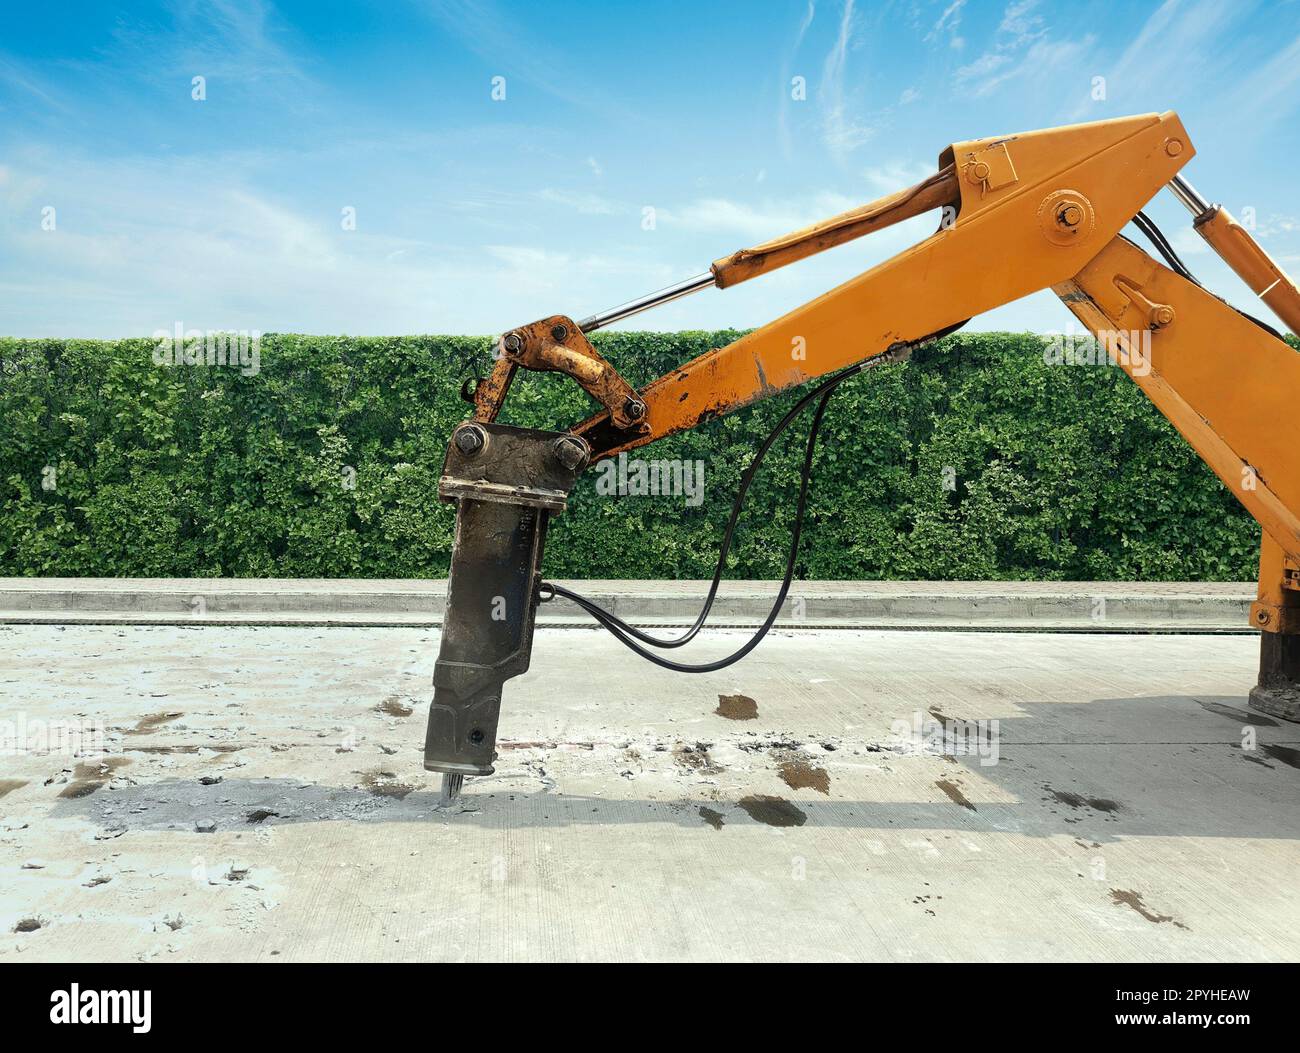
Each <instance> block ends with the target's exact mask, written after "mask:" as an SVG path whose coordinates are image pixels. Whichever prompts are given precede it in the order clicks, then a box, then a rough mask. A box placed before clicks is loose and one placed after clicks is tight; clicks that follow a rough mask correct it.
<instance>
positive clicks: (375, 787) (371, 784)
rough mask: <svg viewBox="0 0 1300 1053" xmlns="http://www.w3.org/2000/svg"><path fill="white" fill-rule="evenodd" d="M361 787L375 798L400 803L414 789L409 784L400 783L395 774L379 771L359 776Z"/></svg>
mask: <svg viewBox="0 0 1300 1053" xmlns="http://www.w3.org/2000/svg"><path fill="white" fill-rule="evenodd" d="M361 785H362V786H363V787H364V788H365V789H366V790H368V791H369V792H370V793H373V794H374V795H375V796H376V797H391V798H393V800H395V801H400V800H401V799H402V798H403V797H405V796H406V795H407V794H408V793H410V792H411V791H412V790H414V789H415V787H414V786H412V785H411V784H410V783H409V782H402V781H401V780H400V779H399V778H398V777H397V773H396V772H391V771H382V770H379V769H376V770H375V771H368V772H366V773H365V774H364V775H363V776H361Z"/></svg>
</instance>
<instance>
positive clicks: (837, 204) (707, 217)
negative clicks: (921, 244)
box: [659, 192, 863, 243]
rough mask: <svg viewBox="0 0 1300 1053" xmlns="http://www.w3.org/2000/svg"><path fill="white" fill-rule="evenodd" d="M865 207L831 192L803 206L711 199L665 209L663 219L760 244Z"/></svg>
mask: <svg viewBox="0 0 1300 1053" xmlns="http://www.w3.org/2000/svg"><path fill="white" fill-rule="evenodd" d="M862 203H863V202H861V201H854V200H853V199H852V198H848V197H845V196H844V195H842V194H834V193H830V192H825V193H821V194H818V195H816V196H815V197H813V198H811V199H808V200H806V201H803V202H799V203H794V202H789V201H783V202H773V201H765V202H763V203H761V204H757V205H754V204H749V203H747V202H741V201H733V200H731V199H729V198H721V197H710V198H702V199H700V200H698V201H694V202H691V203H690V204H688V205H685V206H684V207H682V208H679V209H671V210H667V211H665V210H662V209H661V210H660V212H659V219H660V220H661V221H662V222H664V223H665V224H668V225H676V226H680V227H687V228H689V229H691V230H692V231H697V232H709V233H714V232H716V233H722V234H734V235H738V236H740V237H741V238H744V239H745V240H746V241H748V242H752V243H758V242H762V241H769V240H771V239H772V238H777V237H780V236H781V235H782V234H788V233H790V232H791V231H793V230H799V229H801V228H803V227H806V226H809V225H811V224H813V223H816V222H818V221H819V220H823V219H829V218H830V217H831V216H834V215H836V214H838V213H840V212H844V211H845V210H847V209H850V208H854V207H855V206H857V205H860V204H862Z"/></svg>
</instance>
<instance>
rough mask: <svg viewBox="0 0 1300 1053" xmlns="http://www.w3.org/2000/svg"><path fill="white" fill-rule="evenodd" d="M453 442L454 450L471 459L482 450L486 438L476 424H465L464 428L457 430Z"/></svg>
mask: <svg viewBox="0 0 1300 1053" xmlns="http://www.w3.org/2000/svg"><path fill="white" fill-rule="evenodd" d="M453 441H454V442H455V443H456V449H458V450H460V452H461V453H463V454H465V456H467V457H472V456H473V455H474V454H476V453H478V451H479V450H481V449H483V446H484V444H485V443H486V442H487V437H486V436H485V435H484V434H483V429H482V428H480V427H479V426H478V425H477V424H467V425H465V427H463V428H459V429H457V431H456V435H455V438H454V440H453Z"/></svg>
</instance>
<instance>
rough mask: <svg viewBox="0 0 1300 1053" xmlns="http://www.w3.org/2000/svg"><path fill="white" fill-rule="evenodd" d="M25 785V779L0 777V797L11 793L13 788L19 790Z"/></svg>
mask: <svg viewBox="0 0 1300 1053" xmlns="http://www.w3.org/2000/svg"><path fill="white" fill-rule="evenodd" d="M26 785H27V781H26V780H25V779H0V797H3V796H4V795H5V794H7V793H13V792H14V790H21V789H22V788H23V787H24V786H26Z"/></svg>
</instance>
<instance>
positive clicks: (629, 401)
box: [623, 396, 645, 420]
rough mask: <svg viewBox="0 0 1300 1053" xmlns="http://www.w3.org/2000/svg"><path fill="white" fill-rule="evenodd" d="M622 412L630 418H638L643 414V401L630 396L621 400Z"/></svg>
mask: <svg viewBox="0 0 1300 1053" xmlns="http://www.w3.org/2000/svg"><path fill="white" fill-rule="evenodd" d="M623 412H624V413H625V414H627V416H628V418H629V419H630V420H640V419H641V418H642V417H644V416H645V403H644V402H642V401H641V400H640V399H634V398H632V397H631V396H628V398H626V399H624V400H623Z"/></svg>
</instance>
